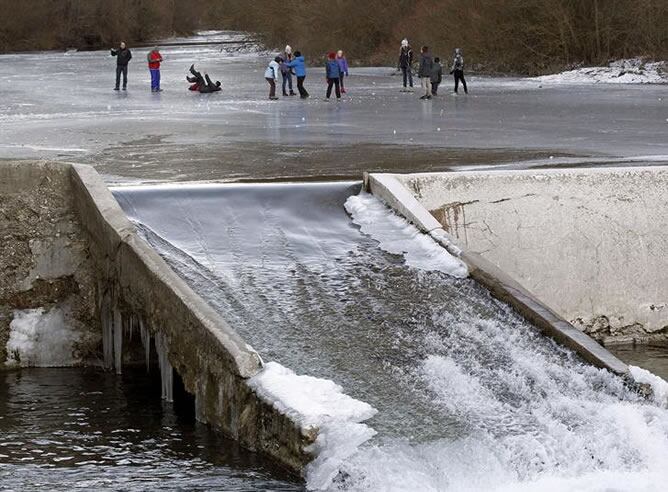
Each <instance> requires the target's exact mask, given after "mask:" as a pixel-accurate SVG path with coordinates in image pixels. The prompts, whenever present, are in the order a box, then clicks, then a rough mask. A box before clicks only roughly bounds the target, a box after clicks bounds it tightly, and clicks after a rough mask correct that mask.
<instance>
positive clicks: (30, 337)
mask: <svg viewBox="0 0 668 492" xmlns="http://www.w3.org/2000/svg"><path fill="white" fill-rule="evenodd" d="M79 338H80V337H79V333H78V332H77V331H76V330H75V329H74V328H73V327H72V326H71V325H70V324H69V323H68V322H67V321H66V316H65V313H64V312H63V310H62V309H59V308H53V309H51V310H49V311H47V310H45V309H44V308H39V309H27V310H25V311H14V319H13V320H12V322H11V323H10V325H9V340H8V341H7V365H9V366H12V365H13V366H18V367H66V366H72V365H74V364H76V363H77V361H76V360H75V357H74V352H75V345H76V343H77V341H78V340H79Z"/></svg>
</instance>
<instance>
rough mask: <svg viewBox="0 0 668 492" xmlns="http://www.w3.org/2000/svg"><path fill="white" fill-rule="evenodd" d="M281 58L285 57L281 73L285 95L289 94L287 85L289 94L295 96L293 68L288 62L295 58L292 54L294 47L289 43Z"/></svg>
mask: <svg viewBox="0 0 668 492" xmlns="http://www.w3.org/2000/svg"><path fill="white" fill-rule="evenodd" d="M281 58H283V62H282V63H281V75H282V76H283V95H284V96H287V95H288V91H287V90H286V85H287V88H288V89H290V94H289V95H290V96H294V95H295V91H294V90H292V69H291V68H290V67H288V63H290V62H291V61H292V60H294V59H295V57H294V55H293V54H292V47H291V46H290V45H289V44H288V45H286V46H285V51H284V52H283V56H282V57H281Z"/></svg>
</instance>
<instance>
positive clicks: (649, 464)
mask: <svg viewBox="0 0 668 492" xmlns="http://www.w3.org/2000/svg"><path fill="white" fill-rule="evenodd" d="M358 191H359V185H353V184H350V183H347V184H271V185H198V186H156V187H141V188H127V189H117V190H116V191H115V194H116V197H117V198H118V199H119V201H120V202H121V204H122V206H123V208H124V209H125V210H126V212H127V213H128V214H129V215H130V216H131V217H132V218H133V219H134V220H135V221H137V223H138V224H139V226H140V229H141V230H142V231H143V234H144V236H145V237H146V239H147V240H148V241H149V242H150V243H151V244H153V246H154V247H156V248H157V249H158V251H159V252H160V253H161V254H162V255H163V256H164V257H165V258H166V259H167V261H168V262H169V263H170V264H171V265H172V266H173V267H174V268H175V269H176V270H177V271H178V272H179V273H180V275H182V276H183V277H184V278H185V279H186V280H187V281H188V282H189V283H190V284H191V285H192V286H193V287H194V288H195V289H196V290H197V291H198V292H199V293H200V294H202V295H203V296H204V297H205V298H206V299H207V300H208V301H209V302H210V303H211V304H212V305H213V306H214V307H215V308H216V309H217V310H218V311H219V312H220V313H221V315H222V316H223V317H224V318H226V319H227V320H228V321H229V322H230V324H231V325H232V326H233V327H234V328H235V329H236V330H238V331H239V333H240V334H241V335H242V336H243V337H244V338H245V339H246V340H247V341H248V342H249V343H250V344H251V345H253V347H254V348H255V349H256V350H258V351H259V352H260V354H261V355H262V356H263V358H264V359H265V360H266V361H276V362H279V363H280V364H282V365H284V366H287V367H289V368H291V369H293V370H295V371H296V372H298V373H301V374H309V375H313V376H317V377H321V378H327V379H331V380H333V381H335V382H336V383H338V384H340V385H341V386H342V387H343V388H344V391H345V392H346V393H347V394H349V395H350V396H352V397H354V398H356V399H359V400H363V401H365V402H367V403H369V404H371V405H372V406H373V407H375V408H376V409H377V410H378V412H377V414H376V415H375V416H374V417H373V418H371V419H370V420H368V421H367V422H366V424H367V425H368V426H370V427H371V428H373V429H374V430H375V431H376V433H377V434H376V435H375V437H373V438H372V439H370V440H368V441H367V442H365V443H364V444H362V445H361V446H360V447H359V448H357V449H356V450H354V452H353V450H347V452H346V453H343V454H340V455H339V456H337V457H336V458H337V459H336V460H328V461H326V462H324V463H316V464H315V465H314V466H311V467H310V468H309V470H308V483H307V485H308V487H309V488H312V489H340V490H360V489H361V490H421V491H425V490H453V491H468V490H486V491H489V490H587V491H589V490H606V491H609V490H643V491H645V490H648V491H651V490H657V491H658V490H665V486H666V484H667V483H668V466H666V463H667V461H666V460H667V459H668V410H666V402H664V401H661V400H658V401H653V402H645V401H641V400H640V398H639V397H638V396H636V395H635V394H634V393H632V392H630V391H629V390H628V389H627V388H626V387H625V386H624V385H623V384H622V382H621V381H620V380H619V379H618V378H616V377H614V376H612V375H610V374H609V373H607V372H605V371H602V370H598V369H595V368H593V367H590V366H588V365H586V364H583V363H582V362H581V361H580V360H579V359H578V358H577V356H575V355H574V354H573V353H571V352H570V351H568V350H565V349H563V348H561V347H559V346H558V345H556V344H555V343H553V342H552V341H551V340H549V339H546V338H544V337H542V336H541V335H539V334H538V333H537V332H536V331H535V329H534V328H532V327H531V326H530V325H528V324H527V323H526V322H525V321H524V320H523V319H521V318H520V317H519V316H517V315H516V314H515V313H514V312H513V311H512V310H511V309H509V308H508V307H507V306H505V305H503V304H501V303H499V302H497V301H495V300H493V299H492V298H491V297H490V296H489V295H488V293H487V292H486V291H485V290H484V289H482V288H481V287H480V286H478V285H477V284H476V283H475V282H473V281H471V280H470V279H467V278H457V276H462V273H463V272H462V270H461V268H460V265H458V264H457V262H456V261H455V260H454V259H452V258H445V257H441V256H439V255H440V254H441V253H437V252H435V251H434V250H433V249H432V248H431V247H430V245H428V244H425V243H424V240H425V238H424V236H422V235H420V234H419V232H418V231H417V230H416V229H414V228H413V227H412V226H410V225H408V224H407V223H405V222H404V221H403V220H401V219H399V218H398V217H396V216H395V215H394V214H392V213H391V212H390V211H389V210H388V209H387V208H386V207H384V205H383V204H382V203H380V202H379V201H378V200H377V199H375V198H374V197H372V196H370V195H366V194H360V195H358V196H354V197H353V198H350V197H351V196H352V195H357V193H358ZM344 205H345V206H346V207H347V209H348V210H349V212H350V213H351V214H352V220H351V217H350V216H349V215H348V214H347V213H346V211H345V209H344ZM360 226H361V230H360ZM443 254H444V253H443ZM448 273H451V274H453V273H454V274H455V275H454V276H453V275H450V274H448ZM325 444H327V443H325ZM331 444H332V446H335V445H336V443H331Z"/></svg>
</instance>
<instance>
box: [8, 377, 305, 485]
mask: <svg viewBox="0 0 668 492" xmlns="http://www.w3.org/2000/svg"><path fill="white" fill-rule="evenodd" d="M156 376H157V375H151V376H149V375H147V374H146V373H145V372H144V370H126V371H125V373H124V374H123V376H116V375H113V374H109V373H105V372H103V371H101V370H96V369H27V370H25V369H24V370H21V371H15V372H7V373H0V490H17V491H18V490H20V491H30V490H39V491H45V490H59V491H69V490H123V491H144V490H147V491H148V490H157V489H161V490H188V491H190V490H202V491H204V490H207V491H209V490H221V491H222V490H224V491H250V490H253V491H256V490H280V491H296V490H303V486H302V485H301V484H300V483H299V482H298V481H295V479H293V478H290V477H289V476H287V475H286V474H285V473H283V472H282V471H281V470H280V469H278V468H276V467H274V466H272V464H271V463H268V462H267V461H266V460H262V459H261V458H259V457H258V456H257V455H255V454H253V453H249V452H247V451H244V450H243V449H241V448H239V446H238V445H237V444H235V442H234V441H231V440H228V439H224V438H222V437H220V436H218V435H216V434H215V433H214V432H213V431H211V430H210V429H208V428H207V427H206V426H205V425H202V424H198V423H196V422H195V420H194V417H193V415H192V411H191V409H190V408H179V407H178V405H177V406H176V407H174V406H172V405H171V404H167V403H162V401H161V399H160V380H159V376H158V379H155V377H156Z"/></svg>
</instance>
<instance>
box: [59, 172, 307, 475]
mask: <svg viewBox="0 0 668 492" xmlns="http://www.w3.org/2000/svg"><path fill="white" fill-rule="evenodd" d="M72 181H73V192H74V200H75V204H76V210H77V211H78V212H79V214H80V217H81V222H82V223H83V225H84V227H85V229H86V231H87V232H88V234H89V235H90V243H91V244H92V245H94V247H93V248H91V257H92V259H93V262H94V264H95V267H96V271H97V275H98V280H99V286H98V290H99V292H98V298H99V299H100V301H99V305H100V310H101V311H102V312H101V313H100V314H101V316H102V317H104V316H105V312H104V311H105V310H109V309H113V311H116V312H119V313H121V315H122V317H123V318H125V319H129V318H131V317H138V318H140V319H141V320H142V322H143V324H144V326H146V327H148V329H149V330H150V332H151V335H153V336H156V335H158V334H160V336H161V337H164V339H165V341H166V345H167V357H168V359H169V362H170V363H171V365H172V366H173V368H174V369H175V370H176V372H177V373H178V374H179V375H180V377H181V378H182V380H183V383H184V385H185V387H186V389H187V390H188V391H189V392H190V393H192V394H194V395H195V400H196V411H197V417H198V419H199V420H201V421H202V422H206V423H209V424H211V425H212V426H213V427H215V428H217V429H219V430H220V431H222V432H224V433H225V434H227V435H229V436H231V437H233V438H235V439H237V440H238V441H239V442H241V443H242V444H243V445H244V446H245V447H247V448H249V449H251V450H254V451H259V452H263V453H265V454H267V455H269V456H271V457H273V458H274V459H276V460H277V461H278V462H279V463H282V464H283V465H284V466H286V467H288V468H289V469H291V470H292V471H294V472H296V473H301V472H302V471H303V468H304V466H305V465H306V464H307V463H308V462H309V461H310V460H311V459H312V456H311V455H310V454H309V453H308V452H306V451H305V448H306V447H307V446H309V445H310V444H312V443H313V441H314V440H315V438H316V436H317V430H316V431H314V430H312V429H302V428H301V427H300V426H299V425H298V424H296V423H295V422H294V421H292V420H291V419H290V418H289V417H287V416H286V415H283V414H281V413H279V412H278V411H277V410H275V409H274V408H273V406H272V405H270V404H269V403H267V402H265V401H263V400H262V399H261V398H260V397H258V395H257V394H255V393H254V392H253V390H252V389H251V388H250V387H249V386H248V385H247V383H246V380H247V379H248V378H250V377H252V376H254V375H255V374H257V373H258V372H259V371H260V370H261V368H262V362H261V360H260V357H259V356H258V354H257V353H256V352H255V351H254V350H253V349H252V348H251V347H250V346H249V345H247V344H246V343H245V342H244V341H243V340H242V339H241V337H239V335H238V334H237V333H236V332H235V331H234V330H233V329H232V328H231V327H230V326H229V325H228V324H227V323H226V322H225V321H224V320H223V319H222V318H221V317H220V316H219V315H218V314H217V313H216V312H215V310H214V309H213V308H212V307H211V306H209V305H208V304H207V303H206V302H205V301H204V300H203V299H202V298H201V297H199V296H198V295H197V294H195V293H194V292H193V291H192V289H191V288H190V287H189V286H188V285H187V284H186V283H185V282H184V281H183V280H182V279H181V278H180V277H179V276H178V275H177V274H176V273H175V272H174V271H173V270H172V269H171V268H170V267H169V266H168V265H167V264H166V263H165V261H164V260H163V259H162V258H161V257H160V256H159V255H158V253H156V252H155V251H154V250H153V249H152V248H151V247H150V246H149V245H148V244H147V243H146V242H145V241H143V240H142V239H141V238H140V237H139V236H138V235H137V234H136V231H135V228H134V226H133V225H132V224H131V223H130V221H129V220H128V219H127V217H126V216H125V213H124V212H123V211H122V209H121V208H120V206H119V205H118V203H117V202H116V200H115V199H114V198H113V196H112V195H111V192H110V191H109V190H108V189H107V187H106V185H105V184H104V182H103V181H102V179H101V178H100V177H99V175H98V174H97V172H96V171H95V170H93V168H91V167H88V166H81V165H74V166H72ZM117 369H118V368H117Z"/></svg>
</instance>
